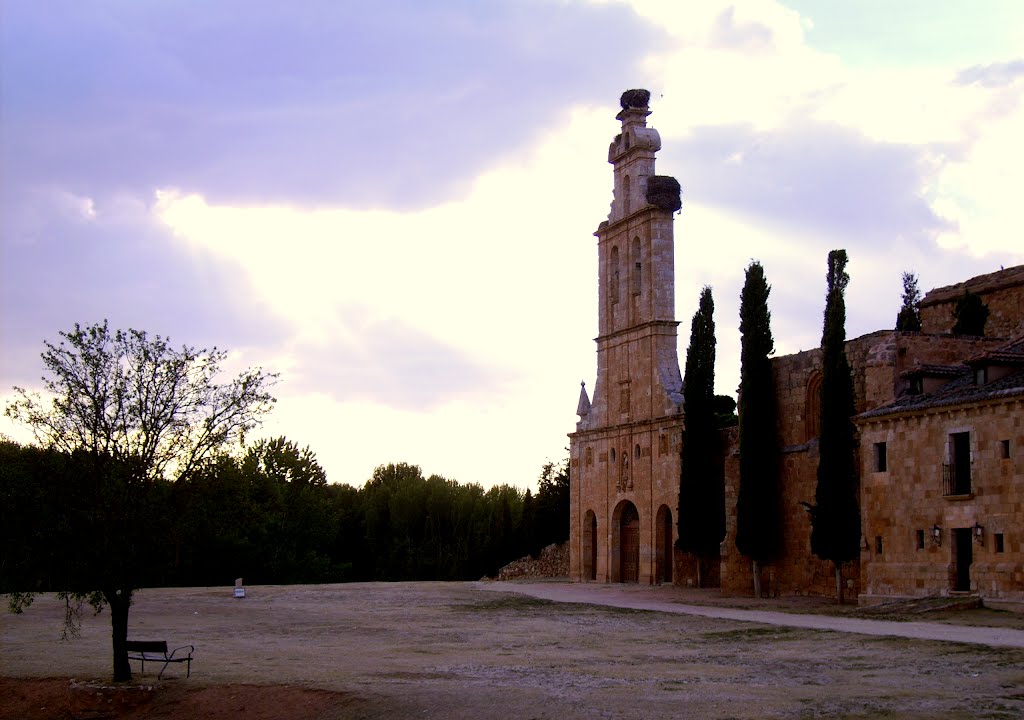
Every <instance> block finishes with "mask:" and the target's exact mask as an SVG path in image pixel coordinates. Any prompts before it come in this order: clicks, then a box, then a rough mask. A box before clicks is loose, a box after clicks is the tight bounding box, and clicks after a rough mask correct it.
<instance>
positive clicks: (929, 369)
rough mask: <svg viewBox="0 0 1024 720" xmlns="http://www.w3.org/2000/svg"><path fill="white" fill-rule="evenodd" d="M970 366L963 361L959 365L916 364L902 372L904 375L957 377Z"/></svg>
mask: <svg viewBox="0 0 1024 720" xmlns="http://www.w3.org/2000/svg"><path fill="white" fill-rule="evenodd" d="M967 370H968V368H967V366H966V365H964V364H963V363H961V364H959V365H927V364H924V365H915V366H914V367H912V368H910V369H909V370H904V371H903V372H901V373H900V375H902V376H903V377H912V376H914V375H923V376H926V377H956V376H957V375H962V374H963V373H965V372H967Z"/></svg>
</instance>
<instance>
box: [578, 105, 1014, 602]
mask: <svg viewBox="0 0 1024 720" xmlns="http://www.w3.org/2000/svg"><path fill="white" fill-rule="evenodd" d="M640 100H642V103H641V102H639V101H640ZM622 105H623V111H622V113H620V114H619V116H618V119H620V120H621V121H622V130H623V131H622V133H621V134H620V135H619V136H618V137H616V139H615V142H613V143H612V146H611V148H610V150H609V162H610V163H612V165H613V166H614V178H615V200H614V202H613V203H612V207H611V212H610V214H609V217H608V220H607V221H606V222H603V223H601V225H600V227H599V228H598V232H597V233H596V235H597V238H598V257H599V298H598V314H599V322H600V325H599V327H600V331H599V333H600V334H599V336H598V338H597V345H598V378H597V384H596V386H595V388H594V399H593V403H591V401H590V399H589V398H588V396H587V393H586V389H585V388H584V389H583V390H582V391H581V394H580V403H579V406H578V408H577V413H578V414H579V416H580V420H579V422H578V423H577V427H576V432H574V433H572V434H571V435H570V462H571V477H572V485H571V504H572V505H571V511H570V574H571V577H572V579H574V580H583V581H586V580H596V581H602V582H630V581H631V582H642V583H657V582H665V581H669V580H673V581H674V582H676V583H680V584H690V583H692V582H693V581H694V578H693V576H692V573H690V572H689V571H688V567H689V566H688V565H687V564H686V563H684V562H681V558H679V557H674V556H673V550H672V548H673V547H674V540H675V536H676V535H675V532H674V528H673V521H672V518H673V517H674V515H675V513H676V512H677V505H678V488H679V467H680V465H679V463H680V460H679V454H680V449H681V447H682V442H683V437H684V415H683V410H682V408H681V401H682V398H681V383H680V374H679V365H678V360H677V352H676V326H677V323H676V321H675V320H674V319H673V312H674V308H673V304H672V297H673V294H674V273H673V260H672V256H673V249H672V211H674V210H675V209H677V208H678V207H679V205H678V185H675V184H674V181H672V184H673V185H674V188H675V190H674V192H675V196H674V198H672V201H671V202H669V201H666V194H662V195H658V194H657V193H652V192H651V189H652V186H654V188H655V189H660V188H662V187H664V186H663V185H660V183H661V182H662V181H661V180H654V181H653V182H652V178H656V177H657V176H655V175H654V153H655V151H656V150H657V149H659V148H660V140H659V138H658V135H657V133H656V132H655V131H654V130H652V129H649V128H647V127H646V125H645V119H646V117H647V115H648V114H649V111H648V109H647V97H646V95H643V96H640V97H637V96H635V95H631V94H630V93H626V94H625V95H624V96H623V102H622ZM667 196H669V197H670V196H671V193H668V194H667ZM965 290H970V292H972V293H974V294H977V295H979V296H980V297H981V298H982V300H983V301H984V302H985V303H986V305H987V306H988V307H989V310H990V315H989V321H988V324H987V325H986V336H985V337H969V336H955V335H952V334H951V333H950V330H951V328H952V326H953V308H954V307H955V304H956V301H957V300H958V299H959V298H960V297H962V296H963V294H964V291H965ZM920 309H921V318H922V329H921V331H920V332H899V331H896V330H882V331H878V332H874V333H870V334H868V335H864V336H862V337H859V338H855V339H852V340H849V341H848V342H847V344H846V353H847V358H848V360H849V362H850V366H851V368H852V372H853V377H854V391H855V407H856V412H857V417H856V422H857V425H858V428H859V431H860V434H861V439H860V459H861V462H860V474H861V514H862V517H861V524H862V529H863V533H864V536H863V537H862V552H861V558H860V561H859V562H855V563H851V564H850V566H849V567H847V568H846V569H845V578H846V580H847V584H848V595H849V596H851V597H853V596H858V595H860V596H861V598H862V599H863V600H864V601H870V600H874V599H878V598H883V597H897V596H900V597H902V596H919V595H934V594H948V593H955V592H960V591H965V589H969V590H970V591H971V592H975V593H977V594H980V595H982V596H984V597H985V598H986V599H990V600H991V599H994V598H998V599H1000V600H1005V601H1010V602H1024V577H1022V575H1024V469H1022V466H1024V417H1022V415H1024V414H1022V412H1021V402H1022V397H1024V357H1022V356H1024V340H1022V339H1021V337H1022V336H1024V266H1018V267H1013V268H1008V269H1005V270H1000V271H998V272H994V273H990V274H987V275H982V276H979V277H976V278H971V279H969V280H967V281H965V282H963V283H959V284H957V285H951V286H948V287H943V288H937V289H935V290H933V291H931V292H929V293H928V294H927V295H926V296H925V298H924V299H923V300H922V302H921V304H920ZM772 366H773V375H774V381H775V389H776V397H777V402H778V426H777V427H776V434H777V437H778V442H779V447H780V449H781V451H782V452H781V460H780V463H781V467H780V494H779V504H778V508H777V511H778V512H779V513H780V516H781V519H782V529H781V532H782V552H781V553H780V556H779V557H778V558H777V559H776V560H775V561H774V562H772V563H768V564H765V565H764V567H763V568H762V587H763V588H766V589H767V590H768V592H771V593H773V594H822V595H831V594H833V593H834V577H833V570H832V566H831V563H828V562H824V561H821V560H819V559H818V558H817V557H815V556H814V554H813V553H812V552H811V548H810V534H811V526H810V516H809V514H808V513H807V511H806V510H805V503H813V502H814V496H815V486H816V482H817V479H816V471H817V466H818V434H819V414H820V401H819V394H820V388H821V353H820V350H817V349H815V350H810V351H807V352H801V353H796V354H793V355H786V356H781V357H776V358H773V360H772ZM979 378H983V380H982V381H981V382H980V384H979V382H978V380H979ZM972 383H973V384H972ZM723 433H724V437H723V440H724V443H723V445H724V446H725V447H726V448H727V450H726V452H725V457H724V458H723V464H722V465H723V468H724V471H723V472H724V478H723V482H724V485H725V499H726V520H727V522H726V525H727V535H726V538H725V540H724V541H723V543H722V546H721V563H720V573H719V574H720V582H721V587H722V590H723V592H726V593H736V594H750V593H751V592H752V591H753V580H752V578H751V575H750V563H749V559H747V558H744V557H742V556H740V555H739V553H738V552H737V551H736V547H735V534H736V526H735V523H736V499H737V494H738V487H739V478H738V465H739V463H738V456H737V450H738V448H737V444H736V441H737V435H736V432H735V429H732V430H728V431H723ZM965 458H966V459H965ZM958 463H959V465H958ZM880 467H884V468H885V469H884V470H880V469H879V468H880ZM958 467H959V468H961V469H960V470H959V471H958V470H956V468H958ZM964 467H969V470H964V469H963V468H964ZM950 468H953V469H950ZM957 472H959V474H958V475H955V477H959V478H960V479H961V480H962V479H963V477H964V475H963V473H965V472H969V474H970V475H969V476H970V478H971V484H970V491H969V492H954V490H957V489H958V487H959V486H955V485H954V486H949V485H948V482H947V481H946V480H943V478H947V479H948V478H949V477H950V473H957ZM951 487H952V490H951ZM960 489H962V488H960ZM967 530H970V539H971V541H972V542H973V543H974V544H973V545H970V544H968V542H967V538H968V533H967ZM922 532H924V538H925V544H924V547H921V537H922V535H921V533H922ZM936 533H938V534H937V535H936ZM673 568H674V570H673Z"/></svg>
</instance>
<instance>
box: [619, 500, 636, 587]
mask: <svg viewBox="0 0 1024 720" xmlns="http://www.w3.org/2000/svg"><path fill="white" fill-rule="evenodd" d="M619 548H620V552H621V564H620V567H621V568H622V578H621V582H624V583H638V582H640V517H639V515H638V514H637V511H636V508H635V507H633V506H632V505H630V506H629V507H627V508H626V509H625V510H623V511H622V525H621V530H620V534H619Z"/></svg>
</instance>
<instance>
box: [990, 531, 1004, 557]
mask: <svg viewBox="0 0 1024 720" xmlns="http://www.w3.org/2000/svg"><path fill="white" fill-rule="evenodd" d="M992 539H993V540H994V541H995V546H996V552H997V553H1001V552H1003V534H1002V533H995V534H994V535H993V536H992Z"/></svg>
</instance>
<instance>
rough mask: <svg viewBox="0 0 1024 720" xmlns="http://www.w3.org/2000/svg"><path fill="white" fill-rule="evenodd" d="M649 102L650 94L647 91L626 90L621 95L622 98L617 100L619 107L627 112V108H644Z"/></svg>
mask: <svg viewBox="0 0 1024 720" xmlns="http://www.w3.org/2000/svg"><path fill="white" fill-rule="evenodd" d="M650 101H651V93H650V91H648V90H643V89H636V90H627V91H626V92H624V93H622V96H621V97H620V98H619V105H621V106H622V109H623V110H628V109H629V108H645V107H647V103H649V102H650Z"/></svg>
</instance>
